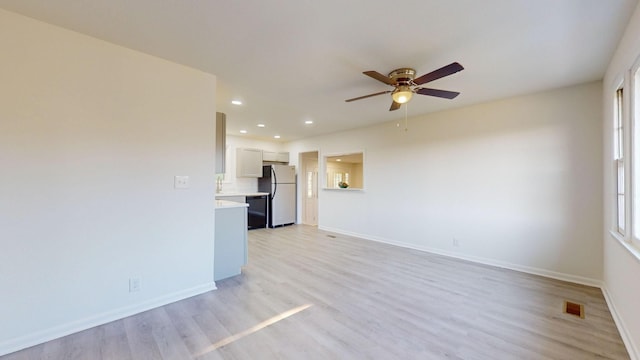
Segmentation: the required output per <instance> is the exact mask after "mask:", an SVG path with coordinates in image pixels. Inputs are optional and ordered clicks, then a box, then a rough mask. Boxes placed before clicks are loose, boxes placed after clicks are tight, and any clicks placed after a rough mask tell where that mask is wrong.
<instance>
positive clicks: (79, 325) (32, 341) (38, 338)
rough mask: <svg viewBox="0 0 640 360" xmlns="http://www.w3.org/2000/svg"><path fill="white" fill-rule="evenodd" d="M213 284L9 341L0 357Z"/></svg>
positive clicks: (193, 293)
mask: <svg viewBox="0 0 640 360" xmlns="http://www.w3.org/2000/svg"><path fill="white" fill-rule="evenodd" d="M216 289H217V288H216V284H215V282H213V283H209V284H204V285H199V286H196V287H193V288H190V289H185V290H181V291H177V292H174V293H171V294H166V295H162V296H159V297H157V298H154V299H150V300H147V301H143V302H140V303H137V304H133V305H128V306H124V307H121V308H118V309H114V310H111V311H107V312H104V313H102V314H97V315H94V316H91V317H87V318H84V319H80V320H76V321H73V322H70V323H66V324H62V325H59V326H55V327H52V328H49V329H44V330H41V331H38V332H36V333H33V334H29V335H26V336H21V337H19V338H14V339H10V340H8V341H5V342H3V343H0V356H2V355H6V354H10V353H12V352H15V351H19V350H22V349H26V348H28V347H31V346H34V345H38V344H42V343H44V342H47V341H50V340H54V339H57V338H60V337H63V336H67V335H69V334H73V333H76V332H79V331H82V330H86V329H90V328H92V327H95V326H98V325H102V324H106V323H109V322H112V321H115V320H119V319H123V318H126V317H128V316H131V315H135V314H138V313H141V312H144V311H147V310H151V309H153V308H156V307H159V306H163V305H167V304H170V303H173V302H176V301H180V300H183V299H186V298H190V297H192V296H196V295H200V294H203V293H206V292H208V291H212V290H216Z"/></svg>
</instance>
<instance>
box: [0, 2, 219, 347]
mask: <svg viewBox="0 0 640 360" xmlns="http://www.w3.org/2000/svg"><path fill="white" fill-rule="evenodd" d="M0 52H1V53H2V56H0V169H1V171H2V175H1V178H2V186H0V248H1V249H2V250H0V292H1V295H0V299H1V300H0V304H1V305H0V323H1V325H0V355H2V354H5V353H7V352H11V351H13V350H17V349H19V348H22V347H25V346H29V345H32V344H34V343H38V342H41V341H45V340H48V339H51V338H55V337H57V336H61V335H64V334H66V333H70V332H74V331H77V330H80V329H83V328H87V327H90V326H92V325H95V324H99V323H102V322H106V321H110V320H113V319H116V318H119V317H122V316H125V315H128V314H131V313H135V312H138V311H141V310H144V309H147V308H150V307H154V306H156V305H160V304H163V303H166V302H170V301H174V300H177V299H180V298H184V297H187V296H190V295H194V294H196V293H201V292H204V291H207V290H210V289H212V288H214V287H215V285H214V283H213V235H214V221H213V213H214V208H213V196H212V194H213V193H214V191H215V174H214V156H213V154H214V141H215V139H214V137H215V126H214V121H215V106H214V103H215V102H214V98H215V86H216V81H215V77H214V76H212V75H210V74H205V73H203V72H200V71H196V70H193V69H190V68H186V67H183V66H179V65H176V64H173V63H169V62H167V61H164V60H162V59H158V58H154V57H151V56H148V55H145V54H142V53H138V52H135V51H131V50H128V49H126V48H122V47H119V46H115V45H112V44H109V43H106V42H103V41H100V40H97V39H94V38H90V37H87V36H84V35H80V34H77V33H74V32H71V31H67V30H64V29H61V28H57V27H54V26H51V25H47V24H44V23H41V22H37V21H34V20H31V19H28V18H25V17H22V16H18V15H15V14H12V13H9V12H6V11H3V10H0ZM174 175H188V176H190V177H191V188H190V189H188V190H174V188H173V177H174ZM133 277H135V278H140V280H141V290H140V291H139V292H135V293H129V289H128V286H129V278H133Z"/></svg>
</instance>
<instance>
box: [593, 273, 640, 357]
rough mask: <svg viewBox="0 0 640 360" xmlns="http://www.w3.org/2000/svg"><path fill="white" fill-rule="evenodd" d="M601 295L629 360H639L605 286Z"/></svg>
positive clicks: (639, 355) (638, 354)
mask: <svg viewBox="0 0 640 360" xmlns="http://www.w3.org/2000/svg"><path fill="white" fill-rule="evenodd" d="M602 294H603V295H604V299H605V301H606V302H607V305H608V306H609V312H610V313H611V316H612V317H613V321H614V322H615V323H616V327H617V328H618V332H619V333H620V336H621V337H622V341H623V342H624V346H625V347H626V348H627V352H628V353H629V357H630V358H631V360H640V351H638V348H637V347H636V345H635V344H634V343H633V341H632V340H631V335H630V334H629V332H628V331H627V327H626V325H625V324H624V320H623V319H622V317H621V316H620V314H619V313H618V309H617V308H616V306H615V303H614V302H613V299H612V298H611V294H610V293H609V290H608V289H607V286H606V284H605V285H604V286H603V287H602Z"/></svg>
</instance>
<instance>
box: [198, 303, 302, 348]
mask: <svg viewBox="0 0 640 360" xmlns="http://www.w3.org/2000/svg"><path fill="white" fill-rule="evenodd" d="M311 306H313V304H306V305H302V306H298V307H296V308H293V309H291V310H287V311H285V312H283V313H281V314H278V315H276V316H274V317H272V318H270V319H267V320H265V321H263V322H261V323H259V324H257V325H255V326H252V327H250V328H248V329H247V330H244V331H242V332H239V333H237V334H234V335H231V336H229V337H227V338H225V339H222V340H220V341H218V342H217V343H215V344H213V345H211V346H209V347H207V348H206V349H205V350H204V351H203V352H202V353H200V354H198V357H200V356H202V355H205V354H207V353H210V352H212V351H215V350H216V349H219V348H221V347H223V346H225V345H229V344H231V343H232V342H234V341H236V340H240V339H242V338H243V337H245V336H248V335H251V334H253V333H255V332H257V331H260V330H262V329H264V328H266V327H267V326H270V325H273V324H275V323H277V322H278V321H280V320H284V319H286V318H288V317H290V316H292V315H295V314H297V313H299V312H301V311H304V310H306V309H308V308H310V307H311Z"/></svg>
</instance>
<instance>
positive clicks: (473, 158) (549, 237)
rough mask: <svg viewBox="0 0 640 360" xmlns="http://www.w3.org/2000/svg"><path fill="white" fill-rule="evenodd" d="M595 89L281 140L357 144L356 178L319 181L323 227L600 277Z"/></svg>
mask: <svg viewBox="0 0 640 360" xmlns="http://www.w3.org/2000/svg"><path fill="white" fill-rule="evenodd" d="M601 97H602V95H601V83H600V82H594V83H589V84H584V85H579V86H574V87H569V88H563V89H557V90H550V91H547V92H543V93H538V94H532V95H528V96H520V97H515V98H510V99H505V100H501V101H495V102H490V103H485V104H480V105H475V106H470V107H466V108H462V109H457V110H451V111H445V112H440V113H435V114H431V115H427V116H423V117H420V118H413V119H409V130H408V131H407V132H405V131H404V130H403V126H400V127H396V123H395V122H393V123H385V124H381V125H377V126H373V127H369V128H363V129H358V130H353V131H347V132H342V133H338V134H333V135H328V136H322V137H317V138H312V139H305V140H301V141H297V142H293V143H291V144H289V150H290V151H291V152H292V154H291V158H292V159H297V158H298V157H297V156H296V155H295V154H297V153H299V152H305V151H311V150H316V149H320V152H321V154H320V156H321V158H322V156H323V154H332V153H345V152H353V151H359V150H364V152H365V161H364V187H365V190H364V191H362V192H359V191H340V190H321V191H320V194H319V199H318V200H319V204H320V205H319V215H318V221H319V227H320V228H323V229H328V230H333V231H337V232H341V233H346V234H353V235H357V236H361V237H364V238H369V239H373V240H378V241H384V242H389V243H396V244H400V245H403V246H408V247H412V248H418V249H425V250H429V251H434V252H438V253H444V254H449V255H454V256H459V257H462V258H468V259H473V260H478V261H482V262H486V263H490V264H497V265H501V266H507V267H511V268H514V269H520V270H524V271H529V272H533V273H539V274H543V275H546V276H552V277H557V278H561V279H567V280H572V281H576V282H582V283H587V284H594V285H599V284H600V280H601V279H602V243H601V237H600V236H599V234H601V233H602V198H601V194H602V177H601V175H600V174H601V173H602V165H601V164H602V162H601V159H602V147H601V146H602V145H601V144H602V139H601V113H602V108H601V102H602V98H601ZM421 100H423V99H415V100H414V101H421ZM427 101H428V100H427ZM410 111H411V110H410V109H409V112H410ZM321 174H322V171H321ZM320 178H321V179H322V178H323V176H322V175H321V176H320ZM300 203H301V202H300V201H299V202H298V204H300ZM299 213H301V212H300V211H299ZM454 238H455V239H457V240H458V241H459V246H453V239H454Z"/></svg>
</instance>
